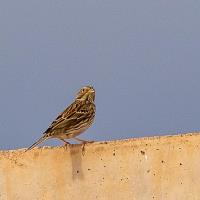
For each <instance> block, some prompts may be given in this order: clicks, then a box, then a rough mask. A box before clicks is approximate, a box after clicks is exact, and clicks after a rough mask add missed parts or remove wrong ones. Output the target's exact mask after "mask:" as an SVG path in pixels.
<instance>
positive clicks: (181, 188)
mask: <svg viewBox="0 0 200 200" xmlns="http://www.w3.org/2000/svg"><path fill="white" fill-rule="evenodd" d="M199 145H200V135H199V134H186V135H177V136H164V137H150V138H140V139H128V140H120V141H112V142H104V143H99V142H97V143H93V144H88V145H86V146H85V153H84V155H82V151H81V149H82V148H81V145H72V146H71V147H68V148H67V149H65V148H63V147H54V148H36V149H33V150H32V151H29V152H27V153H24V150H15V151H1V152H0V200H32V199H33V200H65V199H73V200H80V199H81V200H90V199H92V200H93V199H94V200H95V199H101V200H105V199H114V200H115V199H116V200H117V199H120V200H123V199H124V200H129V199H130V200H135V199H137V200H151V199H152V200H157V199H158V200H161V199H171V200H176V199H180V200H185V199H187V200H199V199H200V146H199Z"/></svg>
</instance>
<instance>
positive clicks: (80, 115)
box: [26, 86, 95, 151]
mask: <svg viewBox="0 0 200 200" xmlns="http://www.w3.org/2000/svg"><path fill="white" fill-rule="evenodd" d="M94 101H95V90H94V88H93V87H92V86H85V87H83V88H81V89H80V91H79V92H78V93H77V95H76V98H75V101H74V102H73V103H72V104H71V105H70V106H68V107H67V108H66V109H65V110H64V111H63V112H62V113H61V114H59V115H58V117H57V118H56V119H55V120H54V121H53V122H52V123H51V125H50V126H49V127H48V129H47V130H46V131H45V132H44V133H43V136H42V137H41V138H40V139H39V140H37V141H36V142H35V143H34V144H32V145H31V146H30V147H29V148H27V149H26V151H28V150H30V149H32V148H34V147H35V146H36V145H38V144H40V143H42V142H44V141H45V140H47V139H50V138H57V139H60V140H62V141H63V142H64V143H65V144H69V142H67V141H65V139H70V138H73V139H75V140H77V141H80V142H83V143H85V142H89V141H85V140H81V139H79V138H77V137H76V136H78V135H79V134H81V133H82V132H84V131H85V130H86V129H88V128H89V127H90V126H91V124H92V123H93V121H94V117H95V104H94Z"/></svg>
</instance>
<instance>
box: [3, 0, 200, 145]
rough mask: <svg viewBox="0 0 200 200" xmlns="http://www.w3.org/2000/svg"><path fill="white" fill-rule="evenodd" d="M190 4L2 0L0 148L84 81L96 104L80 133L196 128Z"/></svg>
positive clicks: (101, 135) (198, 30) (196, 15)
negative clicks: (93, 115) (91, 89)
mask: <svg viewBox="0 0 200 200" xmlns="http://www.w3.org/2000/svg"><path fill="white" fill-rule="evenodd" d="M199 10H200V1H195V0H190V1H188V0H175V1H174V0H173V1H172V0H160V1H147V0H144V1H141V0H134V1H133V0H125V1H119V0H106V1H105V0H101V1H100V0H84V1H82V0H67V1H63V0H57V1H51V0H44V1H40V0H29V1H27V0H19V1H14V0H10V1H1V2H0V93H1V95H0V97H1V100H0V111H1V112H0V135H1V140H0V149H17V148H25V147H28V146H30V145H31V144H32V143H33V142H35V140H36V139H38V138H39V137H40V136H42V132H43V131H45V130H46V128H47V127H48V126H49V125H50V123H51V122H52V120H54V118H55V117H57V114H58V113H60V112H62V111H63V110H64V108H65V107H66V106H68V105H69V104H70V103H71V102H73V100H74V96H75V94H76V93H77V92H78V90H79V89H80V88H81V87H82V86H85V85H93V87H94V88H95V89H96V107H97V111H96V118H95V122H94V124H93V126H92V127H91V128H90V129H88V130H87V131H86V132H85V133H83V134H82V135H80V136H79V137H80V138H82V139H87V140H95V141H104V140H116V139H125V138H133V137H146V136H154V135H169V134H170V135H171V134H179V133H186V132H195V131H199V130H200V117H199V116H200V106H199V105H200V78H199V77H200V53H199V52H200V26H199V19H200V12H199ZM43 145H45V146H46V145H63V143H62V142H60V141H58V140H56V139H52V140H49V141H46V142H45V143H44V144H42V146H43Z"/></svg>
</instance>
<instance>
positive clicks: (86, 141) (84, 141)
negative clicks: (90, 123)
mask: <svg viewBox="0 0 200 200" xmlns="http://www.w3.org/2000/svg"><path fill="white" fill-rule="evenodd" d="M72 139H74V140H77V141H79V142H81V143H85V144H86V143H92V142H94V141H89V140H82V139H80V138H77V137H74V138H72Z"/></svg>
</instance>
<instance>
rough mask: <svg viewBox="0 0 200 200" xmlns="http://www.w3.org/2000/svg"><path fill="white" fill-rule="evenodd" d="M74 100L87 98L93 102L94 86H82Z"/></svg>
mask: <svg viewBox="0 0 200 200" xmlns="http://www.w3.org/2000/svg"><path fill="white" fill-rule="evenodd" d="M76 100H81V101H86V100H88V101H90V102H92V103H93V102H94V100H95V90H94V88H93V87H92V86H85V87H82V88H81V89H80V91H79V92H78V93H77V95H76Z"/></svg>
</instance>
